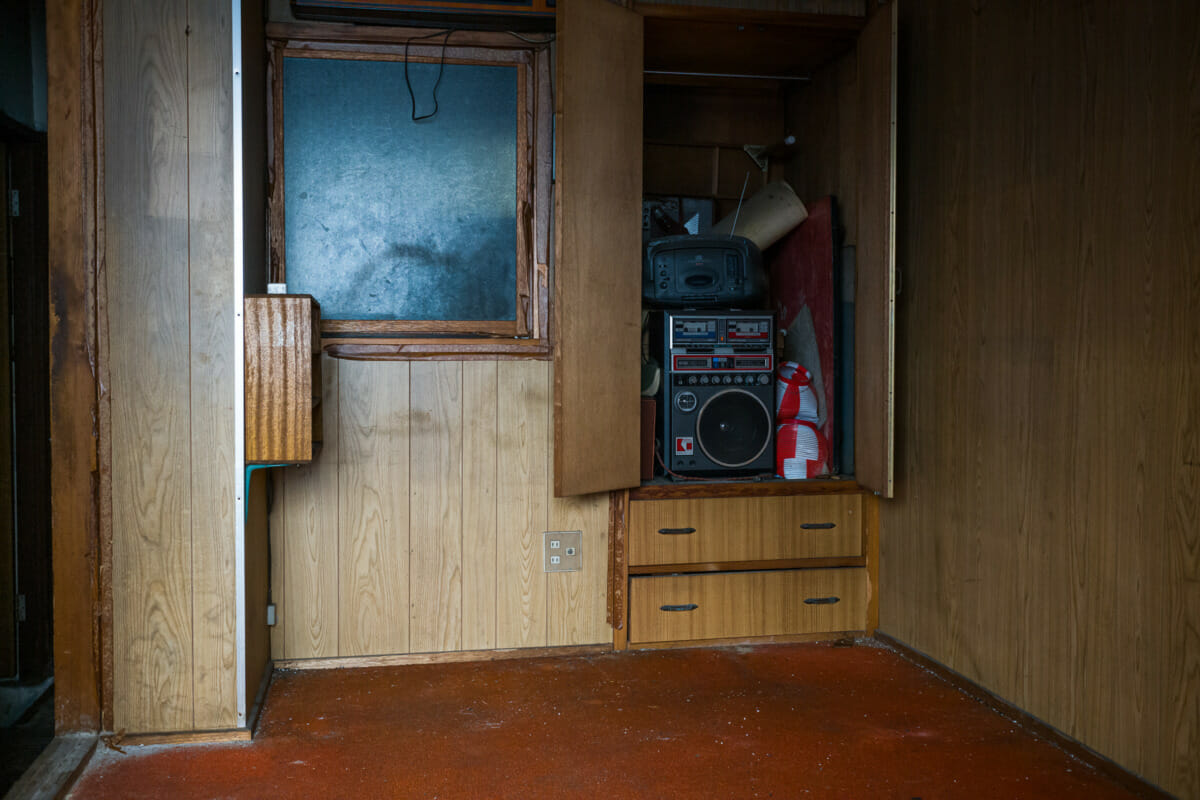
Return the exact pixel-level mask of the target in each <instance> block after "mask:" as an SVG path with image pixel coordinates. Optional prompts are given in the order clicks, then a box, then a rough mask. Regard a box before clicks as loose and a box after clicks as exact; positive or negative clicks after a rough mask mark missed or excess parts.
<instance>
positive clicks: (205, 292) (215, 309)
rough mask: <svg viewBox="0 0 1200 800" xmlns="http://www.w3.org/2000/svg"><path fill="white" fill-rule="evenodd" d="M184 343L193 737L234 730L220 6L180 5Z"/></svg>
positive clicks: (225, 47) (226, 44) (229, 154)
mask: <svg viewBox="0 0 1200 800" xmlns="http://www.w3.org/2000/svg"><path fill="white" fill-rule="evenodd" d="M187 8H188V24H189V26H190V33H189V35H188V37H187V44H188V52H187V56H188V59H187V63H188V73H187V78H188V106H187V125H188V127H187V136H188V187H187V191H188V194H187V197H188V258H189V265H190V266H189V272H188V278H189V292H190V298H189V309H190V313H189V316H188V335H189V339H190V358H189V364H190V367H191V382H190V391H191V421H190V425H191V442H192V446H191V453H192V459H191V477H192V486H191V504H192V508H191V519H192V628H193V644H192V651H193V658H194V661H193V665H192V670H193V681H194V683H195V700H194V706H195V718H194V720H193V722H192V726H193V727H194V728H197V729H205V728H231V727H235V726H236V725H237V722H238V720H237V710H238V700H237V697H236V692H237V670H238V661H239V657H240V656H239V654H238V653H237V652H236V646H235V645H236V642H237V628H236V617H237V608H236V599H237V591H236V587H235V577H236V574H237V573H236V570H235V568H234V530H235V528H236V525H237V523H236V519H235V514H236V508H235V503H234V494H235V492H236V491H237V485H236V480H237V478H236V475H237V471H236V470H235V469H234V437H235V434H236V420H235V419H234V406H233V402H234V396H235V390H234V367H235V365H236V364H237V361H236V360H235V359H236V352H235V348H234V324H235V313H234V312H235V311H236V310H237V309H236V305H235V303H234V300H233V291H234V276H233V200H232V195H233V169H234V167H233V144H232V140H231V138H232V135H233V134H232V132H233V124H232V113H233V97H232V86H233V54H232V45H231V41H232V31H231V29H230V22H231V18H230V14H229V9H228V7H227V6H226V5H225V4H223V3H222V2H219V0H192V2H190V3H188V6H187Z"/></svg>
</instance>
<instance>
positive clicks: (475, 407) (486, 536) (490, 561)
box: [462, 361, 499, 650]
mask: <svg viewBox="0 0 1200 800" xmlns="http://www.w3.org/2000/svg"><path fill="white" fill-rule="evenodd" d="M498 368H499V363H498V362H495V361H464V362H463V364H462V373H463V390H462V392H463V394H462V400H463V407H462V421H463V434H462V448H463V452H462V469H463V477H462V531H463V538H462V546H463V561H462V570H463V578H462V585H463V591H462V647H463V649H464V650H487V649H490V648H493V647H495V646H496V585H497V580H496V565H497V563H498V558H497V556H498V553H497V549H496V543H497V535H496V534H497V514H498V510H499V506H498V502H499V498H498V496H497V487H498V482H499V473H498V467H499V458H498V452H499V451H498V442H497V437H496V431H497V429H498V426H499V419H498V417H497V409H498V407H499V406H498V404H497V402H496V398H497V394H498V391H499V382H498V381H499V377H498Z"/></svg>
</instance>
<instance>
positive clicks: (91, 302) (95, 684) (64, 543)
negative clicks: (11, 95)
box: [46, 0, 111, 734]
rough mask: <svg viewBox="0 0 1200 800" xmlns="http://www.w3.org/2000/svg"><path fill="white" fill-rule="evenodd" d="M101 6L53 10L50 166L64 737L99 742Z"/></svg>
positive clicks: (54, 482) (59, 685)
mask: <svg viewBox="0 0 1200 800" xmlns="http://www.w3.org/2000/svg"><path fill="white" fill-rule="evenodd" d="M101 8H102V0H64V2H58V3H47V4H46V62H47V78H48V80H47V98H46V99H47V152H48V157H49V199H50V209H49V222H50V246H49V286H50V292H49V294H50V296H49V298H48V299H49V303H50V353H49V356H50V436H51V452H50V459H51V467H50V481H51V515H50V520H51V538H52V544H53V551H54V553H53V568H54V582H53V592H54V705H55V709H54V718H55V731H56V733H60V734H61V733H70V732H75V731H99V730H102V729H104V728H106V727H107V723H108V722H110V720H111V715H110V710H109V705H110V704H109V703H108V702H107V696H108V695H109V694H110V693H106V692H104V691H103V689H102V687H103V683H104V681H103V678H102V676H103V675H104V674H105V672H106V671H107V670H105V669H104V665H105V661H106V660H105V659H103V658H102V652H103V651H104V647H103V642H104V641H105V639H106V638H107V636H108V629H107V626H106V625H104V624H103V623H102V622H101V617H102V616H103V609H104V608H105V607H106V606H107V607H109V608H111V605H110V604H107V603H105V601H104V595H103V593H102V590H101V586H102V579H101V576H102V574H103V573H104V572H105V570H106V567H107V564H108V560H107V559H106V558H105V554H104V547H103V541H102V536H101V528H102V525H101V502H100V501H101V497H102V493H101V480H102V470H101V463H102V449H101V442H102V436H101V431H102V429H103V427H104V424H105V422H106V420H103V419H102V418H101V414H102V412H103V409H104V407H105V405H106V404H103V403H102V402H101V397H102V395H101V385H102V378H103V374H102V370H103V369H105V364H104V358H103V354H102V353H101V352H100V349H99V344H100V342H101V339H100V336H99V330H100V329H99V320H100V314H99V308H100V301H101V294H102V292H101V287H102V282H101V280H100V279H101V276H102V269H103V264H102V259H101V256H100V254H101V253H102V252H103V248H102V236H103V227H102V223H101V220H102V219H103V215H102V207H103V196H102V193H101V192H100V191H99V185H100V183H99V181H100V178H101V169H102V164H103V154H102V139H101V136H100V133H101V130H100V128H101V122H100V117H99V115H98V108H99V100H100V92H101V85H100V70H99V69H98V68H97V67H98V65H99V64H100V55H101V52H100V51H101V40H100V32H101V31H100V21H101Z"/></svg>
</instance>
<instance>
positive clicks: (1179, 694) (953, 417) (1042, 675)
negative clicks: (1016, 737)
mask: <svg viewBox="0 0 1200 800" xmlns="http://www.w3.org/2000/svg"><path fill="white" fill-rule="evenodd" d="M900 35H901V47H900V53H901V69H900V76H901V77H900V97H901V100H900V162H899V168H900V180H899V187H900V189H899V211H898V217H899V229H900V246H899V257H898V265H899V268H900V270H901V272H902V275H903V288H902V293H901V294H900V296H899V301H898V305H899V308H898V314H897V322H898V341H899V353H900V359H901V363H900V366H899V383H898V387H897V398H898V405H897V427H898V437H899V441H898V452H897V456H898V459H897V464H898V485H897V493H896V495H897V496H896V500H895V501H894V502H883V503H881V504H880V518H881V526H882V531H881V544H882V566H881V571H880V580H881V584H882V586H881V589H882V598H881V620H880V622H881V628H882V630H883V631H885V632H886V633H888V634H890V635H892V636H894V637H896V638H898V639H900V640H902V641H904V642H906V643H908V644H910V645H912V646H913V647H915V648H917V649H918V650H921V651H924V652H925V653H928V654H929V655H931V656H932V657H933V658H935V659H937V660H939V661H941V662H943V663H945V664H947V665H949V666H950V667H951V668H953V669H955V670H957V671H959V672H961V673H963V674H964V675H965V676H966V677H968V678H970V679H972V680H974V681H977V682H979V683H981V684H982V685H984V686H986V687H987V688H989V689H991V690H992V691H994V692H996V693H997V694H999V695H1000V696H1002V697H1004V698H1005V699H1007V700H1009V701H1011V702H1014V703H1015V704H1017V705H1018V706H1021V707H1022V708H1024V709H1027V710H1028V711H1030V712H1031V713H1033V714H1034V715H1036V716H1038V717H1040V718H1041V719H1043V720H1045V721H1046V722H1048V723H1050V724H1051V725H1053V726H1055V727H1057V728H1059V729H1060V730H1062V731H1064V732H1066V733H1067V734H1069V735H1071V736H1073V737H1075V738H1077V739H1079V740H1081V741H1082V742H1084V743H1085V744H1087V745H1088V746H1090V747H1092V748H1094V749H1095V750H1097V751H1099V752H1100V753H1102V754H1104V755H1106V756H1109V757H1111V758H1113V759H1114V760H1116V761H1117V762H1118V763H1120V764H1122V765H1123V766H1125V767H1127V768H1129V769H1131V770H1133V771H1134V772H1136V773H1139V774H1141V775H1142V776H1144V777H1145V778H1147V779H1149V780H1150V781H1152V782H1154V783H1156V784H1158V785H1160V786H1162V787H1163V788H1165V789H1167V790H1168V791H1170V792H1173V793H1176V794H1178V795H1180V796H1186V797H1200V314H1198V312H1197V309H1200V190H1198V189H1197V187H1200V44H1198V43H1200V6H1197V4H1195V3H1194V2H1191V1H1190V0H1178V2H1170V1H1169V0H1158V1H1156V2H1146V3H1132V4H1131V3H1120V2H1097V3H1041V2H1036V0H1023V1H1022V2H1005V3H961V2H955V0H929V1H928V2H910V3H903V4H902V6H901V21H900Z"/></svg>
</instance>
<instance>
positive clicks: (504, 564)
mask: <svg viewBox="0 0 1200 800" xmlns="http://www.w3.org/2000/svg"><path fill="white" fill-rule="evenodd" d="M498 384H499V385H498V391H497V393H496V404H497V407H496V419H497V426H496V440H497V449H498V451H499V462H498V477H497V486H496V498H497V528H496V609H497V616H496V646H497V647H501V648H505V647H544V646H545V645H546V643H547V641H546V636H547V607H546V575H545V573H544V572H543V571H542V568H543V564H542V532H543V531H546V530H549V528H547V527H546V524H547V521H548V516H547V514H548V499H547V498H548V497H549V496H550V491H549V486H550V483H549V475H548V474H547V469H546V464H547V457H548V455H549V452H550V447H551V439H550V436H549V419H550V405H549V403H550V365H549V364H546V363H543V362H539V361H514V362H511V363H508V364H505V365H504V368H503V369H502V370H501V371H500V374H499V375H498Z"/></svg>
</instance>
